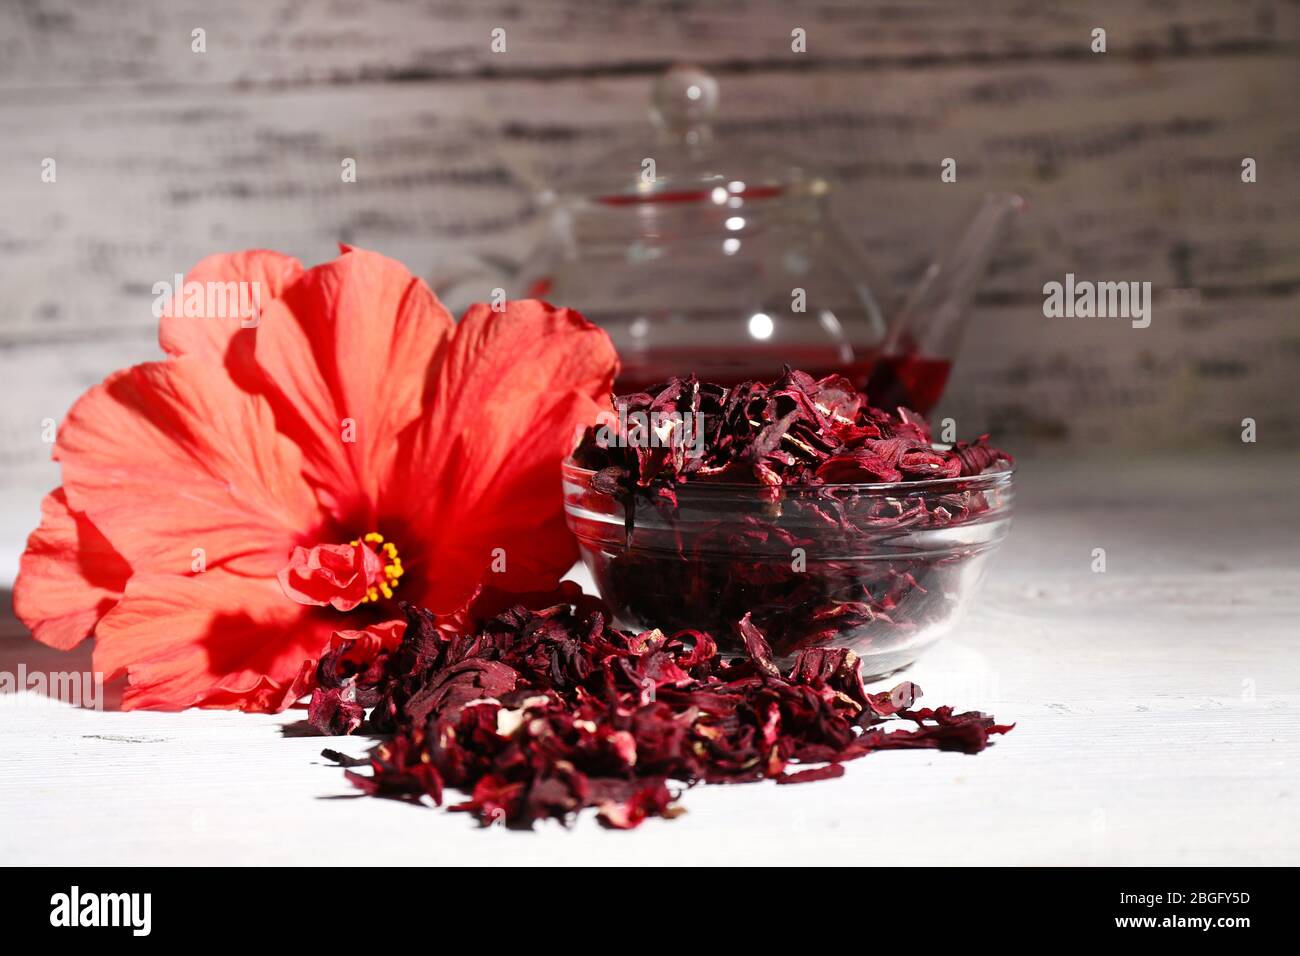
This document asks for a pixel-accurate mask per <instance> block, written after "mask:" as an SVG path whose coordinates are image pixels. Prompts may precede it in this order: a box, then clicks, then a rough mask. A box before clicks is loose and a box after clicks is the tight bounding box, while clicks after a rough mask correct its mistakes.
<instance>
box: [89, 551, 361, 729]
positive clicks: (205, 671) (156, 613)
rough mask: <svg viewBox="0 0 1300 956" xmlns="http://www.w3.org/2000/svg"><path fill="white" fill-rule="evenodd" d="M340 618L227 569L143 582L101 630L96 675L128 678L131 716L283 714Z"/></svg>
mask: <svg viewBox="0 0 1300 956" xmlns="http://www.w3.org/2000/svg"><path fill="white" fill-rule="evenodd" d="M338 624H339V618H338V615H337V614H334V613H333V612H324V611H317V610H314V609H308V608H305V607H302V606H301V605H298V604H294V603H293V602H292V601H289V600H287V599H286V598H285V596H284V594H283V593H282V592H281V591H280V586H279V584H277V583H276V581H275V579H274V578H249V577H244V576H243V575H239V574H233V573H231V572H229V571H226V570H224V569H222V568H213V569H211V570H208V571H205V572H203V573H202V574H193V575H186V574H136V575H135V576H134V577H133V578H131V581H130V583H128V584H127V586H126V593H125V595H124V596H123V598H122V600H121V601H120V602H119V603H118V604H117V606H116V607H115V608H113V610H112V611H110V612H109V613H108V614H107V615H105V617H104V619H103V620H102V621H100V622H99V628H98V630H97V631H96V634H95V637H96V640H95V653H94V667H95V670H97V671H102V672H103V673H104V676H105V679H106V680H112V679H113V678H114V677H117V676H119V675H121V674H122V673H126V675H127V677H128V680H129V684H128V686H127V688H126V690H125V691H124V693H123V697H122V706H123V707H124V708H125V709H128V710H129V709H133V708H154V709H159V710H183V709H184V708H186V707H198V706H202V707H222V708H238V709H240V710H250V711H270V712H275V711H280V710H283V709H284V708H285V707H287V706H288V705H289V704H291V703H293V699H294V696H293V693H292V690H291V689H292V688H293V685H294V679H295V678H296V677H297V676H298V674H299V672H300V670H301V669H302V665H303V662H304V661H306V660H308V659H310V658H314V657H319V656H320V653H321V651H322V650H323V649H324V648H325V646H326V645H327V644H328V642H329V639H330V635H331V634H332V633H333V632H334V630H335V629H336V628H337V627H338Z"/></svg>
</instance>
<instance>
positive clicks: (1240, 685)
mask: <svg viewBox="0 0 1300 956" xmlns="http://www.w3.org/2000/svg"><path fill="white" fill-rule="evenodd" d="M1238 451H1243V452H1244V451H1245V450H1244V449H1238ZM1250 451H1264V449H1250ZM1207 474H1209V475H1212V476H1213V480H1207V478H1206V475H1207ZM1293 475H1294V470H1293V467H1292V460H1291V459H1284V458H1279V457H1276V456H1265V457H1263V458H1261V457H1258V456H1255V457H1251V456H1248V455H1246V454H1240V455H1236V454H1229V453H1227V452H1226V451H1225V452H1223V453H1220V454H1216V455H1213V456H1210V455H1201V456H1191V457H1188V456H1177V457H1172V458H1170V457H1163V458H1162V457H1149V458H1145V459H1142V460H1139V461H1135V462H1129V461H1125V462H1124V467H1122V468H1117V467H1116V466H1115V462H1114V461H1113V460H1110V459H1098V458H1094V459H1092V460H1091V461H1083V462H1081V461H1077V460H1076V461H1060V460H1051V461H1042V462H1029V463H1025V464H1023V465H1022V470H1021V476H1020V480H1019V483H1018V486H1019V488H1020V495H1021V497H1020V498H1019V499H1018V500H1017V504H1016V508H1017V513H1016V524H1015V526H1014V528H1013V530H1012V534H1011V536H1010V538H1008V540H1007V542H1006V543H1005V544H1004V545H1003V548H1002V550H1001V551H1000V552H999V554H998V555H997V556H996V558H995V560H994V565H993V568H992V569H991V572H990V575H989V579H988V581H987V582H986V585H985V588H984V590H983V592H982V593H981V595H980V598H979V599H978V600H977V602H976V605H975V607H974V608H973V609H972V612H971V615H970V617H969V618H968V619H967V621H966V623H965V624H964V625H963V627H962V628H961V631H960V633H959V634H955V635H953V636H952V637H951V638H950V639H946V640H945V641H944V642H941V643H940V644H939V646H938V647H936V648H935V649H934V650H933V651H932V652H930V653H929V654H927V655H926V656H924V657H922V658H921V660H920V661H918V662H917V663H916V664H915V665H914V666H913V667H912V668H910V669H909V671H908V672H907V674H906V675H905V676H906V677H907V678H909V679H912V680H915V681H916V682H917V683H918V684H920V685H921V687H922V688H924V691H925V700H926V701H927V702H933V703H936V704H937V703H941V702H942V703H951V704H954V705H956V706H958V707H960V708H962V709H965V708H976V709H983V710H987V711H989V712H991V713H994V714H996V715H997V716H998V718H999V719H1002V720H1006V721H1015V722H1017V727H1016V729H1015V731H1013V732H1012V733H1011V734H1008V735H1007V736H1006V737H1005V738H1002V739H1001V740H999V742H998V743H997V744H996V745H995V746H993V747H992V748H990V749H989V750H987V751H986V752H984V753H982V754H980V755H979V756H978V757H977V758H969V757H964V756H962V755H959V754H942V753H939V754H936V753H925V752H898V753H886V754H880V755H878V756H873V757H871V758H870V759H868V760H862V761H857V762H855V763H852V764H850V765H849V766H848V768H847V772H846V774H845V776H844V777H843V778H841V779H839V780H833V781H828V782H825V783H819V784H816V785H813V787H812V788H811V789H810V788H808V787H777V786H773V785H770V784H767V785H764V784H755V785H753V786H734V787H698V788H695V789H693V790H691V791H690V792H689V793H687V794H686V796H685V797H684V798H683V804H684V805H685V807H686V808H687V811H688V812H687V813H686V814H685V815H684V816H682V817H681V818H679V819H677V820H674V821H671V822H665V821H650V822H648V823H647V824H646V825H645V827H644V829H642V830H639V831H637V832H635V833H631V834H609V833H607V832H605V831H603V830H601V829H600V828H599V827H598V826H596V825H595V822H594V821H593V820H590V819H583V820H581V821H580V822H579V824H578V825H577V826H576V827H574V828H573V829H572V830H567V831H566V830H563V829H562V828H560V827H558V826H542V827H539V828H538V830H537V832H535V833H532V834H520V833H514V832H511V831H508V830H505V829H504V828H500V827H495V828H489V829H487V830H482V829H479V828H477V827H476V826H475V825H474V824H473V822H472V821H470V820H468V819H466V817H465V815H463V814H449V813H445V812H442V811H438V810H432V809H421V808H416V807H412V806H409V805H404V804H400V803H398V802H397V801H380V800H371V801H360V800H347V799H339V798H341V797H344V796H346V795H348V794H350V793H352V792H354V791H352V790H351V788H350V787H349V786H348V785H347V783H346V781H345V780H344V779H343V776H342V774H341V772H340V771H339V770H338V769H337V768H335V767H331V766H328V765H327V763H326V762H325V761H324V760H323V759H322V758H321V757H320V756H319V754H320V751H321V748H322V747H323V746H331V747H334V748H337V749H341V750H343V751H345V752H360V751H361V750H362V749H364V743H363V742H359V741H357V740H356V739H355V738H334V739H332V740H328V741H323V740H321V739H320V738H317V737H303V736H297V735H296V734H295V732H294V731H293V730H292V728H291V727H286V725H292V724H294V723H296V722H299V721H301V719H302V718H301V712H298V713H294V712H290V713H287V714H284V715H280V716H266V715H253V714H231V713H222V712H214V711H188V712H186V713H182V714H162V713H148V712H140V711H136V712H131V713H114V712H103V713H99V712H94V711H86V710H77V709H75V708H72V707H69V706H67V705H61V704H54V703H44V702H40V701H36V700H34V699H33V697H34V695H32V694H23V695H12V696H5V697H0V753H3V754H4V755H5V757H6V759H7V764H6V772H5V773H4V774H0V858H3V859H4V860H6V861H7V862H11V863H16V864H23V863H44V864H59V863H69V864H72V863H75V864H79V865H85V864H96V863H112V864H118V865H120V864H135V863H167V862H175V861H176V860H178V859H180V860H183V861H184V862H186V863H188V864H194V865H206V864H215V863H244V864H248V863H270V862H276V863H311V862H313V861H317V860H318V859H319V850H318V843H319V834H321V833H323V832H331V833H332V832H338V831H340V830H355V829H357V828H358V827H363V828H364V829H365V833H366V835H367V838H366V839H365V840H362V841H358V842H357V845H356V847H355V848H354V851H353V855H352V856H351V857H350V859H351V860H352V861H353V862H354V863H356V864H357V865H368V864H376V863H379V864H382V863H389V864H391V863H422V864H443V863H446V864H454V863H465V862H474V863H478V864H483V865H495V864H498V863H500V864H507V863H508V864H513V865H520V864H524V865H527V864H532V863H537V864H549V865H554V864H556V863H569V862H573V863H581V864H591V863H593V862H597V863H626V862H627V861H628V860H629V859H631V858H635V860H636V862H637V863H638V864H641V865H648V864H663V865H667V866H682V865H691V864H707V863H732V864H734V863H736V862H738V861H739V862H757V863H774V864H789V863H810V864H817V865H824V864H825V863H826V862H827V861H839V862H853V863H857V862H862V861H864V860H868V859H869V860H870V861H872V863H873V864H874V865H883V866H893V865H937V864H947V865H953V864H974V865H985V866H987V865H997V864H1029V865H1060V864H1094V865H1095V864H1109V865H1132V864H1141V865H1153V864H1170V865H1174V864H1181V865H1216V864H1235V865H1242V864H1290V865H1294V864H1296V863H1297V862H1300V834H1298V832H1297V829H1296V826H1295V821H1296V818H1297V804H1298V803H1300V786H1298V784H1300V773H1298V769H1297V768H1298V767H1300V737H1297V735H1296V734H1295V732H1294V726H1295V722H1296V711H1297V708H1298V707H1300V695H1297V693H1296V687H1297V685H1298V684H1300V658H1298V657H1297V655H1296V654H1295V639H1294V621H1295V617H1296V615H1297V613H1300V589H1297V585H1296V582H1297V577H1298V575H1300V553H1298V552H1297V538H1296V535H1295V528H1296V524H1297V520H1300V515H1297V511H1296V506H1295V503H1294V496H1293V494H1291V492H1292V490H1293V487H1294V480H1293ZM1229 490H1230V491H1229ZM1229 494H1231V501H1232V504H1233V508H1232V515H1231V520H1225V521H1222V522H1217V523H1215V524H1213V525H1212V526H1211V525H1209V524H1207V522H1205V521H1189V520H1187V518H1188V514H1189V513H1191V514H1195V515H1198V516H1204V515H1215V514H1218V512H1219V511H1220V510H1221V509H1222V508H1223V505H1224V502H1225V500H1226V499H1227V497H1228V495H1229ZM1094 547H1105V548H1106V549H1107V553H1108V570H1107V572H1106V573H1104V574H1095V573H1093V571H1092V570H1091V561H1092V557H1091V550H1092V548H1094ZM3 606H4V605H2V604H0V607H3ZM20 663H23V664H26V665H27V666H28V667H29V669H41V670H45V671H48V670H55V671H82V670H88V669H89V668H90V666H91V661H90V654H89V649H88V648H86V647H85V646H84V645H83V647H81V648H78V649H77V650H76V651H74V652H71V653H67V654H59V653H57V652H53V651H50V650H49V649H46V648H42V647H40V646H39V645H36V644H35V643H34V642H31V641H30V640H26V639H25V638H24V637H23V635H22V632H21V629H20V628H19V627H17V626H16V625H14V624H13V622H12V621H9V622H6V621H5V620H4V616H3V614H2V613H0V670H8V671H10V672H11V673H13V672H16V670H17V667H18V664H20ZM73 774H75V785H70V783H71V782H72V781H73V780H74V777H73V776H72V775H73ZM124 779H125V780H131V781H149V785H147V786H131V787H127V786H124V783H123V781H124ZM453 796H454V795H453ZM868 806H871V807H887V808H888V825H882V822H881V814H880V813H871V812H866V811H864V807H868Z"/></svg>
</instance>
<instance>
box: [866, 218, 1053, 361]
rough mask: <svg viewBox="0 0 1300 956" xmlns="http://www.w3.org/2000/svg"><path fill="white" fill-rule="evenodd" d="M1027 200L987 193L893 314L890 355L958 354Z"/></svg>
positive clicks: (887, 349)
mask: <svg viewBox="0 0 1300 956" xmlns="http://www.w3.org/2000/svg"><path fill="white" fill-rule="evenodd" d="M1026 205H1027V203H1026V201H1025V200H1024V198H1023V197H1021V196H1019V195H1016V194H1015V193H989V194H988V195H986V196H985V197H984V200H983V202H981V203H980V205H979V208H978V209H977V210H976V211H975V214H974V216H973V217H972V218H971V220H970V222H969V224H968V225H967V226H966V229H965V231H964V232H962V233H961V234H960V236H959V238H958V239H957V241H956V244H955V245H954V246H952V248H951V249H950V250H949V251H948V252H947V254H946V255H944V257H943V258H942V259H939V260H936V261H935V262H933V263H931V264H930V267H929V268H928V269H926V270H925V275H923V276H922V277H921V280H920V282H918V283H917V285H916V288H914V289H913V290H912V292H911V294H910V295H909V296H908V297H907V299H906V300H905V301H904V303H903V306H902V308H901V310H900V311H899V313H898V315H897V316H895V317H894V320H893V322H892V323H891V324H890V331H889V335H888V337H887V339H886V341H885V348H884V354H885V355H886V356H890V355H908V354H912V353H920V354H921V355H924V356H926V357H930V358H935V359H946V360H951V359H952V358H953V356H954V355H955V354H956V352H957V348H958V346H959V345H960V344H961V335H962V332H963V331H964V328H965V325H966V320H967V318H968V317H969V314H970V307H971V303H972V302H973V301H974V299H975V293H976V291H977V290H978V289H979V284H980V282H982V281H983V279H984V274H985V272H987V271H988V266H989V262H990V261H991V260H992V258H993V253H994V252H995V251H997V248H998V246H999V245H1001V243H1002V240H1003V239H1005V238H1006V235H1007V233H1008V231H1009V229H1010V226H1011V222H1012V220H1013V219H1014V218H1015V216H1016V214H1017V213H1019V212H1021V211H1022V210H1023V209H1024V208H1025V207H1026Z"/></svg>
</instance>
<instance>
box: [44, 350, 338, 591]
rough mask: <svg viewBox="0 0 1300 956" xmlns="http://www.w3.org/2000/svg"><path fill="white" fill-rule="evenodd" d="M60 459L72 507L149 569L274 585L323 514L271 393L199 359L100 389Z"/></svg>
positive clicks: (74, 422)
mask: <svg viewBox="0 0 1300 956" xmlns="http://www.w3.org/2000/svg"><path fill="white" fill-rule="evenodd" d="M55 457H56V458H57V459H58V460H59V461H60V462H62V464H63V484H64V488H65V490H66V492H67V498H68V503H69V505H70V506H71V507H72V508H73V509H74V510H76V511H81V512H84V513H85V514H86V516H87V517H88V518H89V519H90V521H91V522H92V523H93V524H94V526H95V527H96V528H98V529H99V530H100V531H101V532H103V534H104V536H105V537H106V538H107V539H108V540H109V542H111V544H112V546H113V547H114V548H115V549H116V550H117V551H118V553H120V554H121V555H122V556H123V557H124V558H125V559H126V560H127V561H128V562H129V563H130V565H131V567H132V568H133V569H134V570H135V571H136V572H137V573H139V572H142V571H154V572H163V573H186V572H189V571H190V570H192V569H193V568H194V566H195V562H196V560H197V559H199V558H200V557H201V558H202V561H203V563H204V564H205V565H206V567H208V568H212V567H214V566H217V565H222V564H226V565H229V566H230V567H232V568H234V569H235V570H238V571H240V572H241V573H245V574H257V575H265V576H266V577H267V578H268V579H270V580H271V583H272V584H274V577H275V574H276V572H277V571H279V570H280V568H281V567H283V566H284V562H285V560H286V559H287V557H288V555H289V552H290V550H291V548H292V547H293V545H294V544H296V543H297V542H298V540H299V539H300V538H301V536H302V535H304V534H309V533H311V532H313V531H315V530H316V527H317V525H318V524H319V523H320V521H321V520H322V516H321V512H320V508H319V506H318V504H317V503H316V500H315V496H314V495H313V493H312V490H311V487H310V486H309V485H308V484H307V482H306V481H305V480H304V478H303V477H302V474H301V456H300V454H299V452H298V449H297V448H296V447H295V446H294V444H293V443H292V441H290V440H289V439H288V438H286V437H285V436H283V435H281V434H280V433H279V432H277V431H276V430H275V423H274V418H273V415H272V413H271V410H270V407H269V406H268V405H267V403H266V402H265V400H263V399H261V398H258V397H256V396H251V395H248V394H246V393H245V392H242V391H240V389H239V388H238V387H237V386H236V385H235V384H234V383H233V382H232V381H231V380H230V378H229V376H228V375H227V374H226V372H225V371H224V370H223V369H222V368H220V367H219V366H216V365H211V364H209V363H207V362H204V361H203V360H201V359H198V358H194V357H191V356H183V357H181V358H178V359H175V360H173V361H169V362H154V363H150V364H147V365H137V366H135V367H134V368H130V369H125V370H124V371H121V372H118V373H116V374H114V375H112V376H110V377H109V378H108V379H107V380H105V382H104V383H103V384H101V385H98V386H96V387H95V388H93V389H91V390H90V391H89V392H87V393H86V394H85V395H84V396H82V398H81V399H80V400H79V401H78V402H77V404H76V405H74V406H73V408H72V411H71V412H69V413H68V418H67V420H66V421H65V422H64V424H63V427H62V428H61V429H60V431H59V439H58V442H57V444H56V446H55ZM199 549H201V551H200V550H199ZM282 599H283V597H282Z"/></svg>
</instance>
